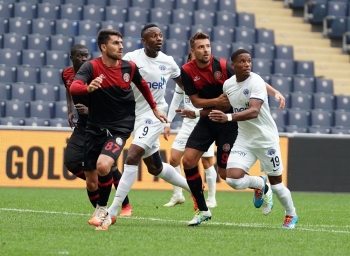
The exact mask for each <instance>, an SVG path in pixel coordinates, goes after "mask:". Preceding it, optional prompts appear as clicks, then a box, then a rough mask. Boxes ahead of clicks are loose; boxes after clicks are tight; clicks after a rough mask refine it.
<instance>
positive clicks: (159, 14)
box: [149, 8, 171, 24]
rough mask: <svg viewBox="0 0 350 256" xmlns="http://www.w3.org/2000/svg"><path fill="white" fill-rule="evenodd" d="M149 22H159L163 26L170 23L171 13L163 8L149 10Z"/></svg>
mask: <svg viewBox="0 0 350 256" xmlns="http://www.w3.org/2000/svg"><path fill="white" fill-rule="evenodd" d="M149 21H150V22H151V23H154V22H159V23H163V24H170V23H171V11H170V10H164V9H163V8H153V9H150V15H149Z"/></svg>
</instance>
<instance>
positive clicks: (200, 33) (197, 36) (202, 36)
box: [190, 31, 210, 49]
mask: <svg viewBox="0 0 350 256" xmlns="http://www.w3.org/2000/svg"><path fill="white" fill-rule="evenodd" d="M199 39H208V40H210V36H209V35H207V34H206V33H204V32H203V31H198V32H197V33H195V34H194V35H193V36H191V38H190V46H191V48H192V49H193V48H194V42H195V41H196V40H199Z"/></svg>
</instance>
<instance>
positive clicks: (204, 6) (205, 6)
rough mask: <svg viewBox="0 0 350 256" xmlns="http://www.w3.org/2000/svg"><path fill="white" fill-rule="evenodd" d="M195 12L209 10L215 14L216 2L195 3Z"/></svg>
mask: <svg viewBox="0 0 350 256" xmlns="http://www.w3.org/2000/svg"><path fill="white" fill-rule="evenodd" d="M195 8H196V10H210V11H212V12H216V11H217V10H218V1H213V0H211V1H197V6H195Z"/></svg>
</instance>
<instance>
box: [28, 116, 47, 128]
mask: <svg viewBox="0 0 350 256" xmlns="http://www.w3.org/2000/svg"><path fill="white" fill-rule="evenodd" d="M24 123H25V126H50V121H49V118H37V117H28V118H25V119H24Z"/></svg>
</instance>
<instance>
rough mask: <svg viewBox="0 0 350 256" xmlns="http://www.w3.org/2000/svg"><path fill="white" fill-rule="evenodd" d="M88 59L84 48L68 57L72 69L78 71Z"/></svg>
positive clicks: (87, 53)
mask: <svg viewBox="0 0 350 256" xmlns="http://www.w3.org/2000/svg"><path fill="white" fill-rule="evenodd" d="M89 58H90V55H89V51H88V49H86V48H82V49H78V50H77V51H76V52H75V54H74V55H72V56H70V59H71V61H72V63H73V67H74V68H76V69H79V68H80V67H81V65H83V63H84V62H85V61H87V60H88V59H89Z"/></svg>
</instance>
